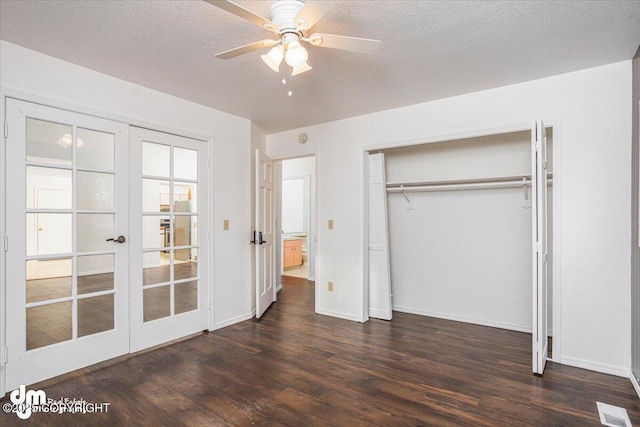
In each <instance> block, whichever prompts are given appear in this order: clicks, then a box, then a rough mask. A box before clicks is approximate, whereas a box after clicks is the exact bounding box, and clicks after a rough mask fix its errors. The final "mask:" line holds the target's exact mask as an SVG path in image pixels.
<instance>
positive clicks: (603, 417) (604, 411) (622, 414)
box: [596, 402, 632, 427]
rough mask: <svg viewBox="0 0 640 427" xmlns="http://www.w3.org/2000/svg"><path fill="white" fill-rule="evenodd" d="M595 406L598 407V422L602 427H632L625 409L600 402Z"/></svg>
mask: <svg viewBox="0 0 640 427" xmlns="http://www.w3.org/2000/svg"><path fill="white" fill-rule="evenodd" d="M596 404H597V405H598V413H599V414H600V422H601V423H602V425H603V426H609V427H632V426H631V420H629V415H628V414H627V410H626V409H624V408H620V407H619V406H613V405H608V404H606V403H602V402H596Z"/></svg>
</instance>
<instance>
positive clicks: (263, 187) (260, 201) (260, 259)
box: [254, 149, 276, 318]
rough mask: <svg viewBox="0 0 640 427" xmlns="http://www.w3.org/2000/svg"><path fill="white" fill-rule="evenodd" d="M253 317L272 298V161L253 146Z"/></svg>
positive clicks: (273, 278)
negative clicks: (254, 255) (254, 258)
mask: <svg viewBox="0 0 640 427" xmlns="http://www.w3.org/2000/svg"><path fill="white" fill-rule="evenodd" d="M255 196H256V231H255V233H256V235H255V236H254V239H255V250H256V318H260V317H261V316H262V315H263V314H264V312H265V311H266V310H267V308H269V306H270V305H271V303H273V302H274V301H275V300H276V289H275V258H274V250H275V246H274V245H273V238H274V237H275V236H274V233H273V227H274V221H273V214H274V210H273V161H272V160H271V159H270V158H268V157H267V156H266V155H265V154H264V153H261V152H260V150H259V149H256V195H255Z"/></svg>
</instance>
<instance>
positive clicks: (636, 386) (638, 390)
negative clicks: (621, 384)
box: [629, 372, 640, 398]
mask: <svg viewBox="0 0 640 427" xmlns="http://www.w3.org/2000/svg"><path fill="white" fill-rule="evenodd" d="M629 378H630V379H631V384H633V388H634V390H635V391H636V394H637V395H638V398H640V384H638V380H637V378H636V376H635V375H633V372H631V375H629Z"/></svg>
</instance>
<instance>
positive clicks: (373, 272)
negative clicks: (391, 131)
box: [369, 153, 393, 320]
mask: <svg viewBox="0 0 640 427" xmlns="http://www.w3.org/2000/svg"><path fill="white" fill-rule="evenodd" d="M369 316H370V317H375V318H376V319H384V320H391V318H392V316H393V313H392V310H391V275H390V267H389V234H388V221H387V181H386V177H385V171H384V154H382V153H378V154H370V155H369Z"/></svg>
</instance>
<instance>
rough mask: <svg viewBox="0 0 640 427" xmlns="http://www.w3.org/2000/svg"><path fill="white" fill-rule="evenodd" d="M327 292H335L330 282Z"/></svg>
mask: <svg viewBox="0 0 640 427" xmlns="http://www.w3.org/2000/svg"><path fill="white" fill-rule="evenodd" d="M327 290H328V291H329V292H333V282H329V285H328V286H327Z"/></svg>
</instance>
